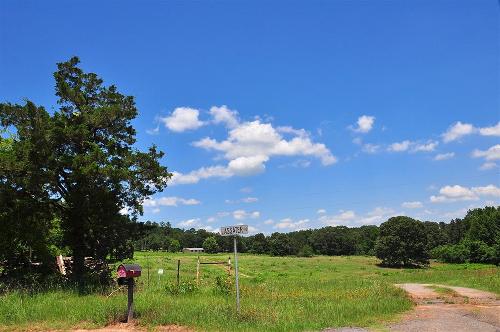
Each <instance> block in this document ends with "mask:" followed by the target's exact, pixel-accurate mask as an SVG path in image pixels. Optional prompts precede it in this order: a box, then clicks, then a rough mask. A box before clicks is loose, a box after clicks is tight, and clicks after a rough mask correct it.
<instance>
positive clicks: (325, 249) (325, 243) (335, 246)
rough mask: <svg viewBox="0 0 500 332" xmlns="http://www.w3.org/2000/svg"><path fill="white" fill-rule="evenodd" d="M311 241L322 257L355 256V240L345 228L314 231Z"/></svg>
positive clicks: (338, 227) (326, 228)
mask: <svg viewBox="0 0 500 332" xmlns="http://www.w3.org/2000/svg"><path fill="white" fill-rule="evenodd" d="M310 241H311V243H312V244H313V247H314V249H315V250H316V252H318V253H320V254H322V255H353V254H354V253H355V252H356V243H355V238H354V236H353V234H352V232H351V231H350V230H349V229H348V228H347V227H345V226H337V227H325V228H321V229H318V230H314V231H313V233H312V235H311V240H310Z"/></svg>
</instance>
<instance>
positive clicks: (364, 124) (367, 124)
mask: <svg viewBox="0 0 500 332" xmlns="http://www.w3.org/2000/svg"><path fill="white" fill-rule="evenodd" d="M374 123H375V117H374V116H369V115H362V116H360V117H359V118H358V121H357V122H356V127H353V126H351V127H350V128H351V129H352V130H353V131H355V132H357V133H363V134H366V133H368V132H370V131H371V130H372V128H373V124H374Z"/></svg>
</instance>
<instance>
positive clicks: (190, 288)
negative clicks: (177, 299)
mask: <svg viewBox="0 0 500 332" xmlns="http://www.w3.org/2000/svg"><path fill="white" fill-rule="evenodd" d="M165 288H166V290H167V292H169V293H170V294H172V295H184V294H192V293H195V292H197V291H198V286H196V283H195V282H193V281H182V282H180V283H179V285H177V284H176V283H173V282H172V283H169V284H167V286H166V287H165Z"/></svg>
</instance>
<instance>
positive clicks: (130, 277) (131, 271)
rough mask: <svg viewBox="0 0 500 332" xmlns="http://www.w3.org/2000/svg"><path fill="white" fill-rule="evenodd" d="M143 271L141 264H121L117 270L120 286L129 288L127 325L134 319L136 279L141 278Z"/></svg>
mask: <svg viewBox="0 0 500 332" xmlns="http://www.w3.org/2000/svg"><path fill="white" fill-rule="evenodd" d="M141 271H142V269H141V267H140V266H139V264H121V265H120V266H118V269H117V270H116V272H118V285H127V286H128V306H127V323H130V322H131V321H132V319H133V318H134V278H137V277H140V276H141Z"/></svg>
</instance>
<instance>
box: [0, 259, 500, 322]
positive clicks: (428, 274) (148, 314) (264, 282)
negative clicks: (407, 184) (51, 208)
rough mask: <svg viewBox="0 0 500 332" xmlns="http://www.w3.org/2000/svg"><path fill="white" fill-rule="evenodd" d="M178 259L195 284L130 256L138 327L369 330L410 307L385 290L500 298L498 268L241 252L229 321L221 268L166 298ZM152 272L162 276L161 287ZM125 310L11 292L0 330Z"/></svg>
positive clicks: (167, 265) (119, 298)
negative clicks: (465, 290)
mask: <svg viewBox="0 0 500 332" xmlns="http://www.w3.org/2000/svg"><path fill="white" fill-rule="evenodd" d="M200 257H201V259H202V261H221V260H227V259H228V257H229V254H218V255H201V256H200ZM177 259H180V260H181V283H190V284H191V285H193V284H195V275H196V259H197V255H194V254H168V253H152V252H148V253H144V252H142V253H136V254H135V260H134V262H137V263H139V264H141V265H142V267H143V275H142V277H140V278H139V280H138V284H137V291H136V293H135V306H136V315H137V322H138V324H139V325H144V326H146V327H153V326H156V325H168V324H179V325H184V326H189V327H192V328H194V329H196V330H217V331H235V330H238V331H264V330H265V331H292V330H294V331H301V330H320V329H322V328H325V327H339V326H377V325H380V324H383V322H384V321H387V320H391V319H394V318H396V317H397V316H398V314H400V313H402V312H404V311H407V310H409V309H411V308H412V303H411V302H410V301H409V300H408V299H407V298H406V297H405V294H404V292H403V291H402V290H400V289H398V288H396V287H394V286H393V284H394V283H402V282H422V283H439V284H444V285H453V286H465V287H473V288H478V289H483V290H488V291H492V292H495V293H497V294H500V268H498V267H494V266H489V265H480V264H456V265H450V264H439V263H434V264H432V266H431V267H430V268H428V269H388V268H381V267H378V266H377V265H376V264H377V263H378V260H377V259H375V258H373V257H359V256H348V257H327V256H318V257H313V258H295V257H269V256H256V255H247V254H243V255H240V260H239V265H240V286H241V310H242V311H241V315H240V316H237V315H236V313H235V296H234V289H233V288H230V292H229V293H226V292H225V290H227V289H226V288H225V287H226V286H228V284H227V283H226V281H227V271H226V270H225V267H223V266H218V265H203V266H202V268H201V280H200V285H199V287H198V288H197V289H195V290H194V291H192V292H185V293H183V292H181V294H177V295H173V294H172V292H170V291H169V288H170V289H171V288H172V287H171V285H174V284H175V280H176V274H177V271H176V270H177ZM231 259H233V257H231ZM233 264H234V261H233ZM148 267H149V281H148ZM158 268H162V269H164V271H165V273H164V275H163V276H162V277H161V279H159V277H158V274H157V271H158ZM229 280H233V281H234V278H231V279H229ZM229 286H230V287H231V286H233V285H231V284H229ZM185 288H186V287H182V289H181V290H184V289H185ZM125 309H126V291H125V290H122V291H117V292H115V293H113V294H112V295H111V296H109V297H108V296H107V295H87V296H78V295H77V294H75V293H72V292H69V291H50V292H45V293H39V294H36V295H31V296H30V295H26V294H22V293H19V292H13V293H9V294H6V295H4V296H2V297H0V330H1V329H5V330H11V329H19V330H22V329H31V330H33V329H40V330H44V329H49V328H50V329H68V328H73V327H80V328H90V327H99V326H105V325H108V324H112V323H114V322H117V321H119V320H120V319H121V318H122V317H123V316H124V314H125Z"/></svg>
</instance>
